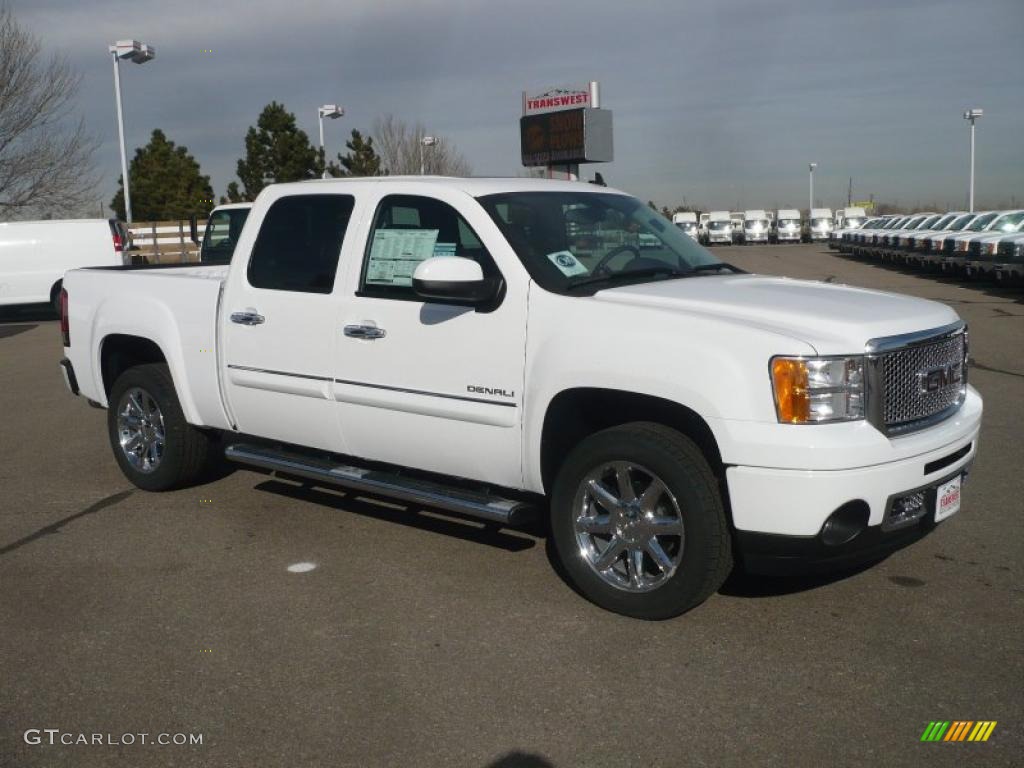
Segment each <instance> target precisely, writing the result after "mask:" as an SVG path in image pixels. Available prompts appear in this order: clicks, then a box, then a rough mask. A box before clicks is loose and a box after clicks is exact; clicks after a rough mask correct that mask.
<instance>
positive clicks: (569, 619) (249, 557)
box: [0, 245, 1024, 768]
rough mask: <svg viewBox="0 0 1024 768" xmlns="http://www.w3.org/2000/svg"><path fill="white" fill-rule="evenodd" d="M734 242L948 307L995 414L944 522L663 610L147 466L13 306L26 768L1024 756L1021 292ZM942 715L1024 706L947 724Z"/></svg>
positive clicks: (751, 265) (496, 550) (4, 699)
mask: <svg viewBox="0 0 1024 768" xmlns="http://www.w3.org/2000/svg"><path fill="white" fill-rule="evenodd" d="M714 252H715V253H716V254H717V255H719V256H720V257H721V258H723V259H724V260H726V261H730V262H732V263H734V264H736V265H737V266H740V267H743V268H745V269H748V270H750V271H757V272H762V273H772V274H781V275H789V276H793V277H809V278H816V279H824V280H829V281H832V282H837V283H847V284H851V285H857V286H864V287H869V288H882V289H888V290H894V291H899V292H904V293H908V294H913V295H917V296H923V297H926V298H932V299H936V300H939V301H943V302H945V303H947V304H950V305H951V306H953V307H954V308H955V309H956V310H957V311H958V312H959V313H960V314H961V316H963V317H964V318H965V319H966V320H967V321H968V322H969V323H970V327H971V349H972V357H973V358H974V366H973V368H972V370H971V371H970V377H971V381H972V383H973V384H974V385H975V386H976V387H977V388H978V389H979V390H980V391H981V392H982V394H983V395H984V397H985V398H986V403H985V408H986V415H985V422H984V428H983V432H982V438H981V445H980V454H979V458H978V460H977V462H976V464H975V466H974V470H973V472H972V474H971V476H970V480H969V482H968V483H967V485H966V486H965V489H964V506H963V509H962V510H961V512H960V513H959V514H958V515H957V516H956V517H954V518H952V519H951V520H950V521H948V522H946V523H943V524H942V525H941V526H940V527H939V529H938V530H936V531H935V533H934V534H933V535H931V536H930V537H928V538H926V539H924V540H923V541H921V542H919V543H917V544H916V545H914V546H913V547H911V548H909V549H906V550H903V551H901V552H898V553H896V554H894V555H893V556H891V557H890V558H888V559H887V560H885V561H884V562H882V563H880V564H878V565H876V566H874V567H872V568H869V569H866V570H861V571H859V572H855V573H852V574H845V575H843V577H842V578H821V577H819V578H787V579H761V578H752V577H748V576H743V575H742V574H734V576H733V577H731V578H730V580H729V582H727V584H726V586H725V587H724V588H723V590H722V591H721V593H720V594H718V595H716V596H714V597H712V598H711V599H710V600H709V601H708V602H707V603H706V604H704V605H703V606H701V607H699V608H697V609H696V610H694V611H692V612H691V613H689V614H687V615H685V616H683V617H681V618H679V619H675V620H672V621H667V622H661V623H645V622H639V621H634V620H630V619H625V618H622V617H619V616H615V615H612V614H610V613H605V612H603V611H601V610H599V609H598V608H596V607H594V606H591V605H590V604H589V603H586V602H584V601H583V600H582V599H581V598H580V597H578V596H577V595H576V594H575V593H573V591H572V590H571V589H570V588H569V587H567V586H566V585H565V584H564V583H563V582H562V581H561V580H560V579H559V577H558V576H557V575H556V573H555V572H554V571H553V570H552V568H551V565H550V563H549V559H548V554H547V548H546V541H545V539H544V537H543V535H542V532H541V531H539V530H533V531H526V532H517V531H509V530H492V529H488V528H485V527H484V526H482V525H479V524H477V523H472V522H464V521H459V520H455V519H452V518H449V517H446V516H443V515H441V514H440V513H436V512H431V511H429V510H426V511H417V510H412V511H408V510H403V509H401V508H399V507H396V506H395V505H389V504H384V503H381V501H380V500H367V499H363V498H355V497H353V496H346V495H345V494H344V493H343V492H340V491H325V490H316V489H303V488H299V487H297V486H294V485H291V484H289V483H285V482H281V481H275V480H271V479H269V478H268V477H267V476H264V475H260V474H255V473H251V472H247V471H238V472H235V473H234V474H231V475H229V476H227V477H224V478H223V479H220V480H218V481H216V482H213V483H210V484H208V485H205V486H203V487H200V488H194V489H190V490H184V491H179V492H174V493H168V494H160V495H153V494H146V493H144V492H141V491H137V490H134V489H133V488H132V486H130V485H129V484H128V482H127V481H126V480H125V479H124V477H123V476H122V475H121V473H120V472H119V471H118V469H117V467H116V465H115V463H114V460H113V458H112V456H111V454H110V450H109V447H108V445H107V440H106V433H105V423H104V413H103V412H102V411H99V410H94V409H91V408H89V407H87V405H86V404H85V403H84V402H83V401H81V400H79V399H76V398H73V397H71V396H70V395H69V394H68V393H67V392H66V391H65V389H64V385H63V382H62V381H61V378H60V376H59V374H58V370H57V361H58V360H59V358H60V339H59V333H58V329H57V324H56V322H55V321H54V320H52V319H49V318H48V317H47V316H46V315H45V314H42V313H32V312H7V313H5V314H4V315H3V316H2V318H0V486H2V492H0V681H2V696H0V766H3V768H8V767H11V768H13V767H15V766H17V767H19V768H20V766H110V765H126V766H128V765H130V766H151V765H152V766H163V765H175V766H246V767H249V766H312V765H331V766H434V765H441V766H449V765H450V766H480V767H481V768H482V767H483V766H505V767H506V768H507V767H508V766H536V767H538V768H539V767H540V766H557V767H558V768H567V767H568V766H584V765H585V766H604V765H608V766H632V765H637V766H698V765H707V766H726V765H730V766H731V765H736V766H749V765H764V764H779V765H795V766H802V765H806V766H814V765H863V764H866V763H870V764H877V765H886V766H895V765H929V766H942V765H958V766H959V765H973V764H978V765H1007V766H1009V765H1015V764H1016V765H1019V764H1020V762H1021V757H1020V756H1021V755H1022V754H1024V738H1022V734H1024V694H1022V690H1024V653H1022V651H1024V641H1022V632H1021V630H1022V627H1024V621H1022V618H1024V611H1022V606H1024V588H1022V586H1021V583H1022V580H1024V579H1022V576H1024V568H1022V564H1024V559H1022V554H1024V536H1022V534H1021V512H1022V511H1024V503H1022V501H1021V500H1022V498H1024V448H1022V438H1021V436H1022V434H1024V406H1022V403H1024V354H1022V353H1024V294H1021V293H1012V292H1009V291H1004V290H1001V289H997V288H996V287H995V286H994V285H990V284H977V285H974V284H963V283H960V282H957V281H954V280H950V279H936V278H933V277H926V276H922V275H918V274H914V273H911V272H900V271H897V270H893V269H889V268H883V267H879V266H876V265H871V264H866V263H862V262H858V261H853V260H850V259H847V258H843V257H839V256H837V255H833V254H831V253H830V252H828V250H827V249H826V248H825V247H821V246H815V245H806V246H803V245H802V246H770V247H749V248H744V247H725V248H717V249H715V251H714ZM298 563H311V564H314V565H315V568H314V569H312V570H307V571H305V572H291V571H289V570H288V569H289V566H293V565H295V564H298ZM933 720H974V721H977V720H995V721H997V722H998V725H997V727H996V728H995V730H994V732H993V734H992V736H991V738H990V739H989V741H988V742H986V743H937V744H930V743H921V742H920V741H919V739H920V736H921V733H922V731H923V730H924V728H925V726H926V725H927V724H928V723H929V721H933ZM28 729H60V731H61V732H68V733H72V734H74V735H76V736H77V735H78V734H80V733H84V734H94V733H102V734H113V735H114V736H115V738H117V737H118V736H119V735H121V734H125V733H129V734H140V733H148V734H150V738H151V739H152V738H155V737H156V735H157V734H161V733H167V734H177V733H184V734H202V739H203V743H202V744H201V745H198V744H196V745H185V746H175V745H166V746H160V745H153V744H146V745H142V744H140V743H139V742H138V739H137V738H136V743H135V744H132V745H127V744H121V745H106V744H104V745H100V744H87V745H86V744H79V745H70V746H62V745H59V744H57V745H54V746H50V745H49V744H48V743H46V741H45V735H44V737H43V743H42V744H39V745H29V744H26V743H25V740H24V738H23V734H24V733H25V731H26V730H28ZM1014 755H1016V757H1014Z"/></svg>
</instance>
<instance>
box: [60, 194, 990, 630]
mask: <svg viewBox="0 0 1024 768" xmlns="http://www.w3.org/2000/svg"><path fill="white" fill-rule="evenodd" d="M642 242H643V243H644V247H641V243H642ZM62 305H63V314H62V322H61V332H62V334H63V337H64V339H63V340H64V355H65V357H64V359H63V360H62V361H61V369H62V371H63V373H64V376H65V380H66V382H67V385H68V387H69V388H70V390H71V391H72V392H73V393H76V394H81V395H83V396H84V397H85V398H87V399H88V400H89V401H91V402H92V403H93V404H95V405H98V406H101V407H104V408H107V424H108V431H109V438H110V443H111V447H112V449H113V453H114V457H115V459H116V461H117V463H118V464H119V465H120V468H121V469H122V471H123V472H124V474H125V475H126V476H127V477H128V479H129V480H130V481H131V482H133V483H134V484H135V485H136V486H138V487H139V488H142V489H145V490H149V491H164V490H167V489H171V488H180V487H183V486H187V485H190V484H193V483H197V482H200V481H201V480H202V479H203V478H204V476H205V474H204V473H205V472H206V470H207V469H208V468H209V467H210V466H211V465H212V464H215V463H216V462H217V461H218V460H220V459H221V458H222V457H223V456H225V455H226V457H227V458H228V459H230V460H232V461H234V462H238V463H240V464H242V465H248V466H249V467H252V468H256V469H258V470H261V471H264V472H266V471H271V472H276V473H280V474H281V475H283V476H285V477H287V478H301V479H304V480H305V481H306V482H313V483H315V484H332V485H339V486H346V487H349V488H354V489H357V490H358V491H360V492H363V493H375V494H382V495H388V496H391V497H394V498H397V499H399V500H401V501H403V502H405V503H407V504H408V505H413V506H415V505H429V506H432V507H435V508H443V509H446V510H449V511H452V512H455V513H459V514H462V515H470V516H475V517H478V518H483V519H485V520H489V521H492V522H494V523H496V524H500V525H516V524H517V523H520V522H521V521H524V520H527V519H528V518H529V517H530V516H536V515H545V516H547V518H548V521H549V524H550V535H551V536H552V538H553V544H554V549H555V551H556V552H557V556H558V557H559V558H560V559H561V562H562V563H563V564H564V570H565V572H566V574H567V576H568V578H569V579H570V580H571V582H572V583H573V584H574V585H575V586H576V587H577V589H578V590H579V591H580V592H581V593H582V594H583V595H585V596H586V597H587V598H589V599H590V600H592V601H593V602H595V603H597V604H598V605H601V606H603V607H605V608H607V609H610V610H613V611H617V612H620V613H623V614H627V615H630V616H635V617H642V618H648V619H656V618H666V617H670V616H675V615H678V614H680V613H682V612H684V611H686V610H688V609H690V608H692V607H694V606H696V605H697V604H699V603H701V602H702V601H703V600H705V599H706V598H707V597H708V596H710V595H711V594H712V593H714V592H715V591H716V590H717V589H718V588H719V586H720V585H721V583H722V581H723V580H724V579H725V578H726V575H727V574H728V573H729V572H730V569H731V568H732V567H733V563H734V559H741V560H742V561H743V563H744V564H745V566H746V567H747V568H749V569H751V570H754V571H758V570H764V569H770V568H774V567H778V566H780V565H781V566H783V567H786V566H789V565H790V564H797V565H798V566H799V567H801V568H804V567H815V568H817V567H819V566H829V565H832V564H836V563H850V562H853V561H855V560H863V559H865V558H867V559H871V558H877V557H880V556H883V555H884V554H885V553H887V552H889V551H891V550H893V549H895V548H898V547H900V546H902V545H905V544H907V543H909V542H910V541H913V540H915V539H917V538H919V537H920V536H922V535H923V534H925V533H927V532H928V531H930V530H931V529H933V528H934V527H935V526H936V524H940V523H941V522H942V521H943V520H945V519H946V518H948V517H949V516H951V515H953V514H954V513H956V512H957V511H958V510H959V508H960V485H961V482H962V479H963V477H964V476H965V474H966V473H967V470H968V467H969V466H970V464H971V462H972V461H973V459H974V457H975V451H976V448H977V441H978V430H979V425H980V422H981V414H982V402H981V398H980V397H979V396H978V394H977V392H976V391H975V390H974V389H973V388H971V387H970V386H968V384H967V367H966V362H967V332H966V328H965V327H964V324H963V322H962V321H961V320H960V319H959V318H958V317H957V315H956V313H955V312H954V311H953V310H952V309H950V308H949V307H947V306H945V305H943V304H938V303H935V302H932V301H925V300H921V299H916V298H909V297H905V296H899V295H895V294H890V293H881V292H877V291H869V290H862V289H858V288H850V287H845V286H841V285H834V284H825V283H816V282H804V281H799V280H791V279H786V278H779V277H762V276H758V275H752V274H746V273H744V272H742V271H741V270H739V269H737V268H735V267H732V266H730V265H728V264H725V263H722V262H720V261H718V260H717V259H716V258H715V257H714V256H713V255H712V254H710V253H709V252H708V251H707V250H705V249H704V248H703V247H701V246H700V245H699V244H697V243H696V242H694V241H693V239H692V238H690V237H688V236H687V235H686V234H685V233H683V232H681V231H680V230H679V228H678V227H675V226H673V225H672V224H671V222H669V221H668V220H666V219H664V218H663V217H661V216H660V215H658V214H657V213H656V212H654V211H652V210H651V209H650V208H649V207H648V206H647V205H646V204H644V203H643V202H641V201H639V200H637V199H635V198H633V197H631V196H628V195H626V194H624V193H622V192H617V191H615V190H613V189H608V188H598V187H595V186H593V185H589V184H583V183H577V182H562V181H551V180H542V179H443V178H430V177H416V178H397V177H383V178H379V179H337V180H322V181H321V180H317V181H308V182H301V183H296V184H279V185H272V186H269V187H267V188H266V189H265V190H264V191H263V192H261V193H260V195H259V198H258V199H257V200H256V201H255V204H254V205H253V208H252V211H251V213H250V215H249V219H248V221H247V222H246V225H245V227H244V228H243V229H242V231H241V233H240V238H239V241H238V244H237V247H236V249H235V252H234V256H233V258H232V261H231V264H230V265H215V266H179V267H173V268H156V267H154V268H146V267H143V268H134V267H131V266H124V267H111V268H98V269H79V270H74V271H71V272H68V273H67V276H66V278H65V280H64V293H63V294H62Z"/></svg>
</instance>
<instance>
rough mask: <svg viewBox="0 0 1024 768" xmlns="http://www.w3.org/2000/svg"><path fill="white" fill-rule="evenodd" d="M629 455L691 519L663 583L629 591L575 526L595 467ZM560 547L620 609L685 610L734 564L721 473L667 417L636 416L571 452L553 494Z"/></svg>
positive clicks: (572, 568)
mask: <svg viewBox="0 0 1024 768" xmlns="http://www.w3.org/2000/svg"><path fill="white" fill-rule="evenodd" d="M616 461H625V462H629V463H635V464H637V465H640V466H642V467H645V468H647V469H649V470H650V471H651V472H652V473H654V474H655V475H657V476H658V478H660V480H661V481H662V482H663V483H664V484H665V485H666V486H667V487H668V489H669V491H670V492H671V493H672V494H673V495H674V496H675V498H676V499H677V500H678V502H679V508H680V512H681V515H682V519H683V524H684V533H685V535H684V537H683V545H682V558H681V561H680V563H679V565H678V567H677V569H676V570H675V572H674V573H673V574H672V576H671V577H669V578H668V579H667V580H666V581H665V582H664V583H663V584H661V586H658V587H656V588H655V589H653V591H649V592H629V591H626V590H625V589H621V588H619V587H616V586H614V585H612V584H609V583H608V582H607V581H605V580H604V579H603V578H602V577H601V576H600V575H598V573H597V572H596V571H595V570H594V568H593V567H592V566H591V565H590V563H589V562H588V561H587V560H586V559H585V557H584V555H583V554H582V553H581V547H580V544H579V542H578V540H577V538H576V530H575V526H574V516H575V514H576V512H575V502H576V500H577V492H578V490H579V489H580V487H581V483H583V481H584V478H585V477H586V476H587V474H588V473H589V472H591V470H592V469H594V468H596V467H599V466H601V465H602V464H604V463H609V462H616ZM551 532H552V537H553V540H554V542H553V543H554V549H555V552H556V554H557V556H558V559H559V561H560V563H561V565H562V567H563V568H564V571H565V574H566V576H567V578H568V579H569V581H570V583H571V584H572V585H573V586H574V587H575V588H576V589H577V590H578V591H579V592H580V593H581V594H582V595H583V596H584V597H586V598H587V599H588V600H590V601H592V602H593V603H595V604H597V605H599V606H601V607H602V608H605V609H607V610H609V611H613V612H615V613H620V614H623V615H625V616H631V617H634V618H638V619H648V620H659V619H668V618H672V617H674V616H678V615H680V614H682V613H685V612H686V611H688V610H690V609H691V608H694V607H696V606H697V605H700V604H701V603H703V602H704V601H705V600H707V599H708V597H710V596H711V595H712V594H714V593H715V592H716V591H717V590H718V589H719V587H721V585H722V583H723V582H724V581H725V579H726V577H727V576H728V575H729V572H730V571H731V570H732V565H733V560H732V545H731V537H730V534H729V527H728V523H727V521H726V515H725V509H724V507H723V504H722V497H721V494H720V492H719V484H718V480H717V478H716V477H715V474H714V473H713V472H712V471H711V467H710V466H709V465H708V462H707V460H706V459H705V458H704V455H703V453H702V452H701V451H700V449H699V448H698V447H697V446H696V445H695V444H694V443H693V441H691V440H690V439H689V438H687V437H686V436H684V435H682V434H680V433H679V432H676V431H675V430H672V429H668V428H667V427H664V426H661V425H659V424H654V423H649V422H634V423H631V424H626V425H623V426H619V427H612V428H611V429H606V430H603V431H601V432H597V433H595V434H593V435H591V436H589V437H587V438H586V439H585V440H583V441H582V442H581V443H580V444H579V445H577V446H576V447H575V448H574V449H573V450H572V451H571V452H570V453H569V455H568V457H567V458H566V460H565V463H564V464H563V465H562V467H561V469H560V471H559V473H558V477H557V479H556V480H555V485H554V490H553V493H552V499H551Z"/></svg>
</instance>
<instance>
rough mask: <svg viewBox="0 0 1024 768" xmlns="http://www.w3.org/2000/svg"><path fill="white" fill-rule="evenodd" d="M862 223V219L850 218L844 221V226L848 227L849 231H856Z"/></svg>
mask: <svg viewBox="0 0 1024 768" xmlns="http://www.w3.org/2000/svg"><path fill="white" fill-rule="evenodd" d="M863 223H864V219H858V218H852V219H847V220H846V226H847V227H849V228H850V229H856V228H857V227H859V226H860V225H861V224H863Z"/></svg>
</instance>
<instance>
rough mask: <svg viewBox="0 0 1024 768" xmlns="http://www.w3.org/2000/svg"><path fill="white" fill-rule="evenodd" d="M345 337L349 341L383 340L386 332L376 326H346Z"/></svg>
mask: <svg viewBox="0 0 1024 768" xmlns="http://www.w3.org/2000/svg"><path fill="white" fill-rule="evenodd" d="M344 330H345V335H346V336H348V337H349V338H351V339H383V338H384V337H385V336H387V335H388V332H387V331H385V330H384V329H383V328H378V327H377V326H376V325H346V326H345V329H344Z"/></svg>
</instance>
